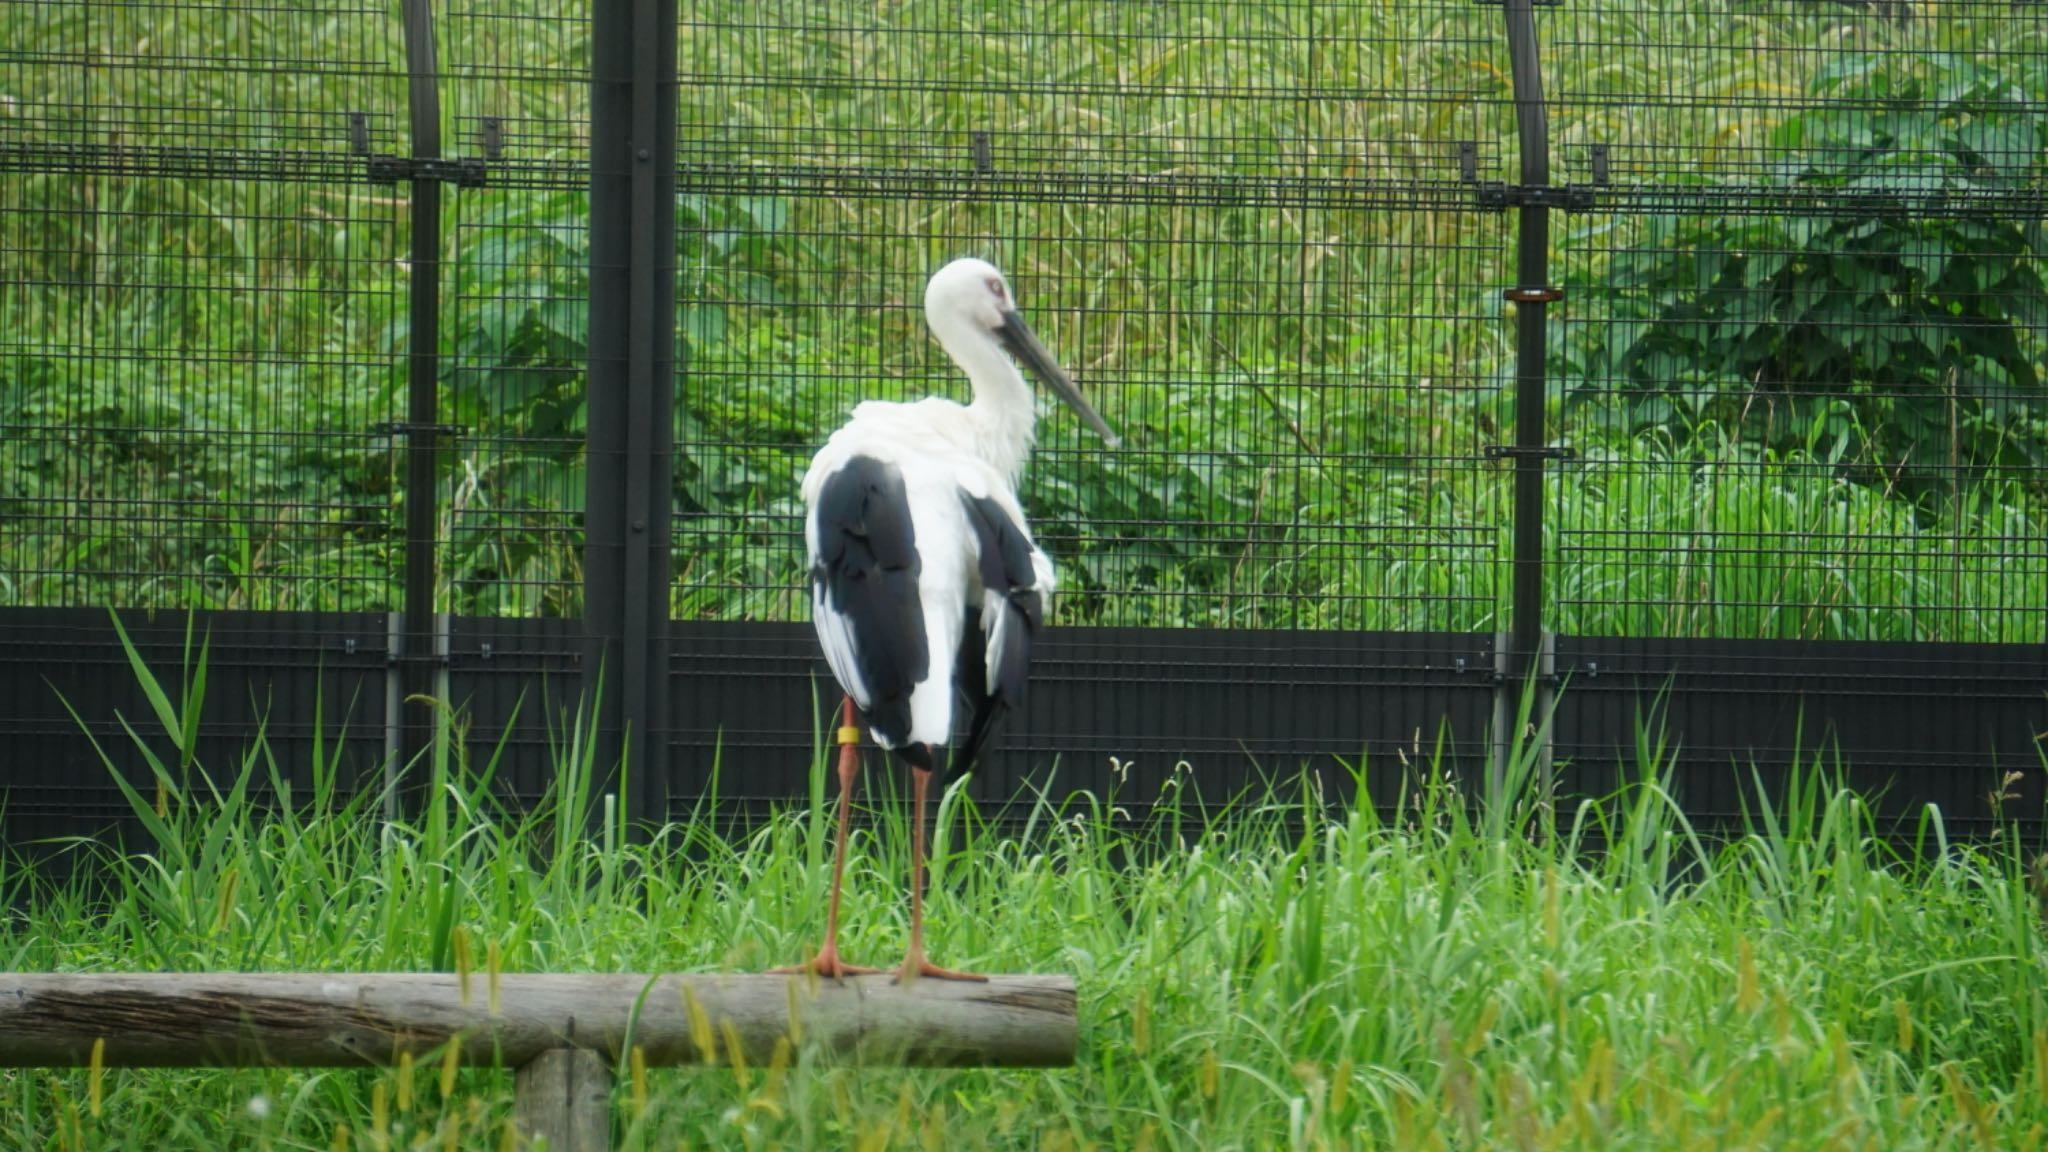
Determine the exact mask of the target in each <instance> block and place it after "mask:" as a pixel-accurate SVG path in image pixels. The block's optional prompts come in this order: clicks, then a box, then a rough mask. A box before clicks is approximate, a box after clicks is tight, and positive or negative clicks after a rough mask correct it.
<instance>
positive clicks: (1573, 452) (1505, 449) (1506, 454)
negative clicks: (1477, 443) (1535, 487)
mask: <svg viewBox="0 0 2048 1152" xmlns="http://www.w3.org/2000/svg"><path fill="white" fill-rule="evenodd" d="M1484 451H1485V453H1486V458H1487V459H1488V460H1576V459H1578V458H1579V453H1578V450H1577V449H1576V448H1561V447H1537V448H1525V447H1523V446H1522V445H1520V444H1488V445H1487V446H1486V448H1485V449H1484Z"/></svg>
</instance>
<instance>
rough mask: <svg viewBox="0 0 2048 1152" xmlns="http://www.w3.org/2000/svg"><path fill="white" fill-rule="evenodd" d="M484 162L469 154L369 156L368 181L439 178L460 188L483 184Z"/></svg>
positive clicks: (479, 186)
mask: <svg viewBox="0 0 2048 1152" xmlns="http://www.w3.org/2000/svg"><path fill="white" fill-rule="evenodd" d="M487 174H488V173H487V171H486V169H485V167H484V162H483V161H481V160H478V159H476V158H475V157H471V156H464V157H455V158H452V159H443V158H439V157H424V156H415V157H412V158H410V159H408V158H406V157H404V156H388V155H376V156H372V157H370V183H372V184H396V183H398V182H399V181H401V180H438V181H440V182H441V183H443V184H454V185H457V186H459V187H463V188H481V187H483V186H484V182H485V177H486V176H487Z"/></svg>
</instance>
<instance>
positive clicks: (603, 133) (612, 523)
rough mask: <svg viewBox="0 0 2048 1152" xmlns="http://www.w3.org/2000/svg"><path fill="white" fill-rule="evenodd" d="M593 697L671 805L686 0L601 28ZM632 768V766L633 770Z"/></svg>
mask: <svg viewBox="0 0 2048 1152" xmlns="http://www.w3.org/2000/svg"><path fill="white" fill-rule="evenodd" d="M591 73H592V75H591V175H590V211H591V229H590V349H591V352H590V389H589V391H590V402H589V408H588V411H589V424H588V428H589V432H588V435H589V441H588V456H589V460H588V472H587V475H588V483H587V488H586V492H585V500H586V504H585V515H584V532H585V540H584V550H585V562H584V572H585V591H584V619H585V622H586V643H585V653H584V687H585V693H584V695H585V699H586V700H588V701H590V702H591V704H592V705H593V706H594V707H595V709H596V712H597V733H596V736H597V750H598V756H599V761H600V763H601V764H602V765H603V766H604V768H605V770H606V771H607V772H608V773H611V774H612V775H610V776H609V778H608V779H607V780H602V781H599V782H597V786H598V787H599V789H600V790H610V789H612V788H618V787H621V786H623V788H622V790H623V793H624V795H623V799H624V801H625V804H626V812H627V814H628V817H629V818H630V819H631V820H632V821H633V822H634V823H635V824H636V825H640V824H643V823H644V822H647V821H651V820H659V819H660V818H661V817H662V815H663V812H664V809H665V806H666V803H667V783H668V780H667V746H666V734H667V728H668V691H667V675H666V673H667V668H668V588H669V571H670V559H669V557H670V551H671V548H672V537H673V525H672V522H671V511H672V507H673V504H672V500H671V498H670V494H669V493H670V489H671V487H672V485H673V477H674V453H675V432H674V427H675V383H674V382H675V319H674V318H675V237H676V210H675V169H676V140H675V134H676V95H677V83H676V4H675V0H603V2H600V3H599V4H598V6H597V10H596V15H595V19H594V26H593V28H592V37H591ZM621 767H623V768H624V775H623V776H621V775H619V774H618V770H619V769H620V768H621Z"/></svg>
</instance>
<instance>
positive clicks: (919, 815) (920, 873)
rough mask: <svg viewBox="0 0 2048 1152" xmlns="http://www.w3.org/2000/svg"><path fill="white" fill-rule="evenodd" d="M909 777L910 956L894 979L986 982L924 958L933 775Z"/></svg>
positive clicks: (918, 771)
mask: <svg viewBox="0 0 2048 1152" xmlns="http://www.w3.org/2000/svg"><path fill="white" fill-rule="evenodd" d="M935 751H936V750H935ZM910 777H911V784H910V791H911V795H912V796H913V797H914V799H913V801H912V804H913V805H914V809H915V812H914V819H913V823H912V825H911V833H910V953H909V954H908V955H906V956H905V957H904V958H903V966H902V967H901V968H898V969H897V970H896V980H897V981H899V982H900V981H903V980H914V979H917V978H919V977H923V976H936V977H938V978H939V979H941V980H982V981H985V980H987V979H988V977H986V976H977V975H975V974H974V973H972V972H955V971H953V970H952V969H951V968H941V967H939V966H938V965H936V964H933V963H932V962H931V961H929V960H926V959H925V958H924V797H925V791H926V789H927V788H928V787H929V786H930V784H931V780H932V774H931V773H930V772H929V771H927V770H926V769H923V768H912V769H911V770H910Z"/></svg>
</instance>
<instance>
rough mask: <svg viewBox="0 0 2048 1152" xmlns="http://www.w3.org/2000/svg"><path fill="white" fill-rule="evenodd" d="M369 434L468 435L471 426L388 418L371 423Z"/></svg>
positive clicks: (396, 435) (394, 436) (389, 435)
mask: <svg viewBox="0 0 2048 1152" xmlns="http://www.w3.org/2000/svg"><path fill="white" fill-rule="evenodd" d="M368 434H369V435H371V436H385V437H391V438H396V437H399V436H419V435H423V434H430V435H434V436H467V435H469V428H468V426H467V425H463V424H409V423H407V422H405V421H403V420H386V421H384V422H383V423H380V424H372V425H370V430H369V433H368Z"/></svg>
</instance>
